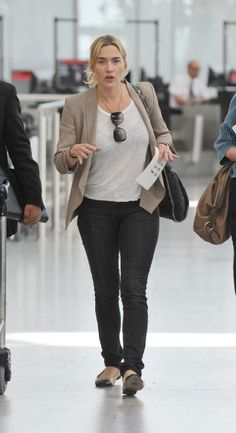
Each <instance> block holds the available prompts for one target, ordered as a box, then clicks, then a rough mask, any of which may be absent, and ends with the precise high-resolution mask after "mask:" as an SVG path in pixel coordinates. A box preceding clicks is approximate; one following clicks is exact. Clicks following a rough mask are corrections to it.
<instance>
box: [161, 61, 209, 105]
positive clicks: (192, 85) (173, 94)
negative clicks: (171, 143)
mask: <svg viewBox="0 0 236 433" xmlns="http://www.w3.org/2000/svg"><path fill="white" fill-rule="evenodd" d="M199 73H200V65H199V63H198V61H197V60H191V61H190V62H189V63H188V65H187V73H186V74H183V75H178V76H176V78H175V79H174V80H173V82H172V83H171V84H170V86H169V93H170V107H171V108H178V107H181V106H183V105H194V104H201V103H203V102H205V101H206V100H207V99H208V93H207V89H206V87H205V86H204V85H203V84H202V83H201V81H200V80H199V79H198V76H199Z"/></svg>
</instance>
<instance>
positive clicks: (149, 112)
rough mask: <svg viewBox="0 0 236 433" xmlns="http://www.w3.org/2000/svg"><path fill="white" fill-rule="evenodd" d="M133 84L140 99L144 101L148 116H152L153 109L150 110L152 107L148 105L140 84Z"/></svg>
mask: <svg viewBox="0 0 236 433" xmlns="http://www.w3.org/2000/svg"><path fill="white" fill-rule="evenodd" d="M131 86H132V87H133V89H134V90H135V92H136V93H137V95H138V96H139V99H140V100H141V101H142V103H143V105H144V108H145V110H146V112H147V115H148V117H150V114H151V111H150V108H149V106H148V103H147V100H146V98H145V96H144V95H143V92H142V90H141V89H140V87H139V86H137V84H131Z"/></svg>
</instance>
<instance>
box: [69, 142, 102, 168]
mask: <svg viewBox="0 0 236 433" xmlns="http://www.w3.org/2000/svg"><path fill="white" fill-rule="evenodd" d="M100 150H101V149H100V148H99V147H97V146H93V145H92V144H88V143H79V144H74V145H73V146H72V147H71V148H70V150H69V158H70V161H68V162H70V163H71V162H72V161H73V163H74V164H75V161H77V160H78V161H79V164H83V161H84V160H85V159H87V158H88V156H89V155H90V153H93V152H99V151H100ZM74 164H73V165H74Z"/></svg>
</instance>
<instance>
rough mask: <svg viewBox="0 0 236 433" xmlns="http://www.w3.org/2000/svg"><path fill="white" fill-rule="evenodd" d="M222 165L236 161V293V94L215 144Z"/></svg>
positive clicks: (232, 215)
mask: <svg viewBox="0 0 236 433" xmlns="http://www.w3.org/2000/svg"><path fill="white" fill-rule="evenodd" d="M214 146H215V149H216V150H217V153H218V159H219V162H220V164H222V165H223V164H227V163H229V162H230V161H235V163H234V164H233V165H232V171H231V181H230V195H229V225H230V231H231V237H232V241H233V248H234V265H233V269H234V288H235V293H236V94H235V95H234V96H233V98H232V100H231V102H230V105H229V110H228V113H227V115H226V117H225V120H224V122H223V123H222V124H221V126H220V133H219V137H218V138H217V140H216V142H215V144H214Z"/></svg>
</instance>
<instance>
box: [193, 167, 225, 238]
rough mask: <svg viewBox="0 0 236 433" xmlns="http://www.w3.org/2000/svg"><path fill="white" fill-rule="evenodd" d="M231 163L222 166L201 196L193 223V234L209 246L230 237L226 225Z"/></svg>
mask: <svg viewBox="0 0 236 433" xmlns="http://www.w3.org/2000/svg"><path fill="white" fill-rule="evenodd" d="M231 168H232V163H229V164H227V165H224V166H223V167H221V168H220V170H218V172H217V173H216V175H215V176H214V177H213V178H212V179H211V181H210V183H209V184H208V186H207V187H206V189H205V191H204V192H203V194H202V195H201V197H200V199H199V201H198V205H197V208H196V214H195V218H194V223H193V230H194V232H195V233H196V234H197V235H198V236H200V238H202V239H203V240H204V241H206V242H210V243H211V244H215V245H218V244H222V243H223V242H225V241H226V240H227V239H228V238H229V237H230V229H229V224H228V211H229V186H230V173H231Z"/></svg>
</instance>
